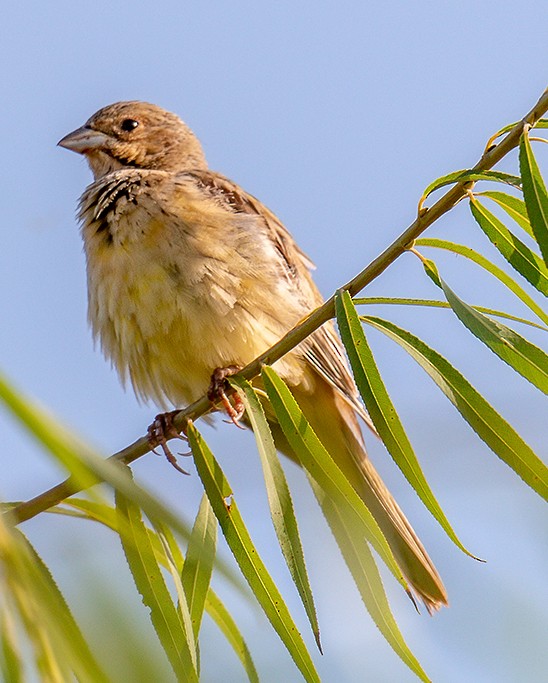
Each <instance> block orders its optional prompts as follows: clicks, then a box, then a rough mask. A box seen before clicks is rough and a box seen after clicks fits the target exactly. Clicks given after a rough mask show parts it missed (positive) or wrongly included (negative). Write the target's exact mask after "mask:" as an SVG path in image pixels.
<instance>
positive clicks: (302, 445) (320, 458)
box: [261, 366, 408, 590]
mask: <svg viewBox="0 0 548 683" xmlns="http://www.w3.org/2000/svg"><path fill="white" fill-rule="evenodd" d="M261 376H262V379H263V382H264V385H265V389H266V392H267V394H268V398H269V399H270V402H271V404H272V407H273V409H274V412H275V413H276V418H277V419H278V421H279V423H280V426H281V428H282V430H283V432H284V434H285V437H286V439H287V440H288V442H289V445H290V446H291V447H292V449H293V450H294V451H295V453H296V454H297V456H298V458H299V462H300V463H301V465H302V466H303V467H304V468H305V469H306V470H307V472H308V473H309V474H310V476H311V477H312V478H313V479H314V480H315V481H316V482H317V483H318V485H319V486H320V487H321V488H322V489H323V490H324V491H325V492H326V493H327V494H328V495H329V496H331V497H332V498H333V499H334V500H335V502H336V503H337V505H338V506H339V507H340V508H341V510H343V511H344V513H345V514H347V515H348V517H349V519H350V520H351V521H352V523H353V525H354V528H355V532H356V533H363V534H364V535H365V537H366V538H367V539H368V540H369V541H370V543H371V544H372V545H373V547H374V548H375V550H376V551H377V552H378V553H379V555H380V556H381V558H382V560H383V561H384V562H385V564H386V566H387V567H388V568H389V569H390V571H391V572H392V574H393V575H394V576H395V577H396V579H397V580H398V581H399V582H400V583H401V585H402V586H403V587H404V588H405V590H408V586H407V583H406V581H405V579H404V578H403V576H402V573H401V571H400V568H399V567H398V565H397V563H396V560H395V559H394V555H393V553H392V550H391V549H390V546H389V545H388V542H387V540H386V538H385V537H384V535H383V533H382V531H381V530H380V528H379V525H378V524H377V522H376V521H375V518H374V517H373V515H372V514H371V512H370V511H369V509H368V508H367V506H366V505H365V503H364V502H363V500H362V499H361V498H360V497H359V496H358V494H357V493H356V491H355V490H354V487H353V486H352V484H351V483H350V482H349V481H348V479H347V478H346V476H345V474H344V473H343V472H342V470H341V469H340V468H339V466H338V465H337V464H336V463H335V461H334V460H333V458H332V457H331V455H330V454H329V453H328V452H327V450H326V449H325V448H324V446H323V445H322V444H321V442H320V440H319V439H318V437H317V436H316V434H315V433H314V431H313V430H312V427H311V426H310V424H309V423H308V421H307V419H306V418H305V416H304V415H303V412H302V411H301V409H300V407H299V405H298V404H297V402H296V401H295V399H294V397H293V395H292V394H291V392H290V391H289V389H288V388H287V386H286V385H285V384H284V382H283V381H282V380H281V379H280V378H279V377H278V375H277V374H276V372H275V371H274V370H273V369H272V368H271V367H268V366H265V367H263V369H262V373H261Z"/></svg>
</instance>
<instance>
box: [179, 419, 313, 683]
mask: <svg viewBox="0 0 548 683" xmlns="http://www.w3.org/2000/svg"><path fill="white" fill-rule="evenodd" d="M187 436H188V440H189V443H190V447H191V448H192V453H193V454H194V462H195V464H196V469H197V470H198V474H199V475H200V479H201V480H202V483H203V485H204V489H205V491H206V493H207V497H208V498H209V502H210V503H211V507H212V508H213V510H214V512H215V515H216V517H217V519H218V520H219V524H220V525H221V529H222V531H223V534H224V536H225V538H226V542H227V543H228V546H229V548H230V550H231V551H232V553H233V555H234V558H235V559H236V562H237V563H238V566H239V567H240V570H241V572H242V574H243V575H244V577H245V578H246V580H247V582H248V583H249V586H250V588H251V590H252V591H253V593H254V594H255V596H256V598H257V600H258V601H259V604H260V605H261V607H262V608H263V610H264V612H265V614H266V616H267V617H268V619H269V621H270V623H271V624H272V626H273V627H274V630H275V631H276V633H277V634H278V635H279V636H280V638H281V640H282V642H283V644H284V645H285V646H286V648H287V650H288V652H289V654H290V655H291V657H292V658H293V661H294V662H295V664H296V665H297V667H298V668H299V670H300V672H301V673H302V675H303V676H304V678H305V680H306V681H319V680H320V679H319V676H318V674H317V672H316V669H315V667H314V664H313V662H312V659H311V658H310V655H309V653H308V650H307V649H306V645H305V644H304V641H303V639H302V636H301V634H300V633H299V631H298V629H297V626H296V625H295V622H294V621H293V619H292V617H291V614H290V613H289V610H288V609H287V606H286V604H285V601H284V599H283V598H282V595H281V594H280V592H279V590H278V588H277V586H276V584H275V583H274V581H273V580H272V578H271V576H270V574H269V573H268V570H267V568H266V566H265V565H264V563H263V561H262V560H261V558H260V556H259V553H258V552H257V549H256V548H255V546H254V544H253V541H252V540H251V537H250V535H249V532H248V531H247V529H246V527H245V524H244V522H243V519H242V517H241V515H240V511H239V510H238V506H237V505H236V501H235V500H234V499H233V497H232V489H231V487H230V484H229V483H228V480H227V479H226V477H225V475H224V473H223V471H222V470H221V468H220V466H219V463H218V462H217V461H216V460H215V457H214V455H213V453H212V452H211V451H210V450H209V448H208V446H207V444H206V443H205V441H204V440H203V438H202V436H201V434H200V433H199V432H198V430H197V429H196V427H195V426H194V424H193V423H192V422H189V423H188V430H187Z"/></svg>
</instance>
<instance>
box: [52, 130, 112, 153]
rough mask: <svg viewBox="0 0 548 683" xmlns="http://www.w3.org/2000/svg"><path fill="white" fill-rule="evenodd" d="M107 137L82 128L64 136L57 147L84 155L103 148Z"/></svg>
mask: <svg viewBox="0 0 548 683" xmlns="http://www.w3.org/2000/svg"><path fill="white" fill-rule="evenodd" d="M108 139H109V137H108V135H105V133H101V132H99V131H98V130H92V129H91V128H88V127H87V126H82V127H81V128H77V129H76V130H73V131H72V133H69V134H68V135H65V137H64V138H61V140H59V142H58V143H57V144H58V145H59V147H64V148H65V149H70V150H72V151H73V152H78V154H86V153H87V152H92V151H93V150H96V149H101V148H104V147H105V146H106V145H107V142H108Z"/></svg>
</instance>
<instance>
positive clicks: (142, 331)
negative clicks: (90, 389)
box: [59, 102, 447, 611]
mask: <svg viewBox="0 0 548 683" xmlns="http://www.w3.org/2000/svg"><path fill="white" fill-rule="evenodd" d="M59 145H61V146H62V147H66V148H67V149H70V150H73V151H75V152H79V153H80V154H83V155H84V156H85V157H86V159H87V161H88V163H89V165H90V167H91V170H92V172H93V175H94V178H95V180H94V182H93V183H92V184H91V185H89V187H88V188H87V189H86V190H85V192H84V194H83V195H82V198H81V202H80V220H81V223H82V237H83V241H84V248H85V254H86V259H87V281H88V304H89V321H90V324H91V327H92V330H93V334H94V336H95V337H96V338H98V339H99V340H100V343H101V347H102V350H103V352H104V354H105V355H106V356H107V357H108V358H109V359H110V360H111V361H112V363H113V364H114V366H115V367H116V369H117V371H118V373H119V375H120V377H121V379H122V381H125V380H126V379H128V378H129V380H130V381H131V384H132V385H133V388H134V390H135V392H136V394H137V396H138V397H139V398H141V399H146V400H148V399H151V400H153V401H154V402H156V403H157V404H158V405H159V406H161V407H162V408H163V409H164V410H165V409H167V408H168V407H170V406H171V407H182V406H183V405H185V404H188V403H190V402H192V401H194V400H197V399H198V398H200V397H201V396H203V395H204V394H205V393H206V391H207V390H208V387H210V384H211V377H212V373H213V372H214V371H215V370H216V369H221V373H222V371H223V369H225V368H229V369H236V368H238V367H243V366H244V365H246V364H247V363H248V362H250V361H251V360H253V359H254V358H255V357H256V356H258V355H260V354H261V353H262V352H263V351H265V350H266V349H267V348H268V347H269V346H271V345H272V344H273V343H275V342H276V341H277V340H278V339H280V338H281V337H282V336H283V335H284V334H285V333H286V332H287V331H288V330H289V329H290V328H291V327H293V326H294V325H295V324H296V323H297V322H298V321H299V320H301V319H302V318H303V317H304V316H305V315H307V314H308V313H309V312H310V311H311V310H312V309H314V308H315V307H317V306H318V305H320V304H321V303H322V297H321V295H320V293H319V292H318V290H317V288H316V286H315V285H314V283H313V281H312V277H311V275H310V269H311V268H312V263H311V262H310V260H309V259H308V257H307V256H306V255H305V254H304V253H303V252H302V251H301V250H300V249H299V247H298V246H297V244H296V243H295V241H294V240H293V238H292V237H291V235H290V234H289V232H288V231H287V230H286V228H285V227H284V226H283V225H282V223H281V222H280V221H279V220H278V219H277V218H276V216H275V215H274V214H273V213H272V212H271V211H269V210H268V209H267V208H266V207H265V206H264V205H263V204H262V203H261V202H260V201H259V200H257V199H256V198H255V197H253V196H252V195H250V194H248V193H247V192H245V191H244V190H243V189H242V188H241V187H239V186H238V185H237V184H236V183H234V182H232V181H231V180H229V179H228V178H225V177H224V176H222V175H220V174H218V173H216V172H214V171H211V170H209V169H208V166H207V162H206V159H205V156H204V153H203V150H202V147H201V145H200V143H199V141H198V139H197V138H196V136H195V135H194V133H193V132H192V131H191V130H190V129H189V128H188V126H186V125H185V123H183V121H181V120H180V119H179V118H178V117H177V116H176V115H174V114H172V113H169V112H167V111H164V110H163V109H161V108H160V107H157V106H155V105H152V104H147V103H144V102H119V103H117V104H112V105H110V106H107V107H104V108H103V109H100V110H99V111H98V112H97V113H96V114H94V115H93V116H92V117H91V118H90V119H89V120H88V121H87V122H86V123H85V124H84V125H83V126H82V127H81V128H78V129H77V130H75V131H73V132H72V133H69V134H68V135H67V136H65V137H64V138H63V139H62V140H61V141H60V142H59ZM275 369H276V370H277V372H278V373H279V374H280V375H281V377H282V378H283V379H284V380H285V382H286V383H287V384H288V385H289V387H290V388H291V391H292V393H293V395H294V396H295V399H296V400H297V401H298V403H299V405H300V407H301V409H302V410H303V412H304V414H305V415H306V417H307V418H308V420H309V421H310V423H311V425H312V427H313V429H314V430H315V432H316V434H317V435H318V436H319V438H320V439H321V440H322V442H323V443H324V445H325V446H326V447H327V449H328V450H329V452H330V453H331V454H332V456H333V458H334V459H335V460H336V462H337V463H338V465H339V467H341V469H342V470H343V471H344V472H345V473H346V475H347V477H348V478H349V480H350V481H351V482H352V484H353V486H354V488H355V489H356V491H357V492H358V493H359V495H360V496H361V497H362V498H363V500H364V502H365V503H366V505H367V506H368V507H369V509H370V510H371V512H372V513H373V515H374V516H375V518H376V520H377V522H378V524H379V526H380V527H381V529H382V531H383V532H384V534H385V536H386V538H387V540H388V542H389V544H390V546H391V548H392V551H393V553H394V555H395V557H396V560H397V561H398V563H399V565H400V567H401V570H402V572H403V574H404V575H405V576H406V578H407V579H408V581H409V583H410V585H411V586H412V587H413V589H414V590H415V591H416V593H417V594H418V595H419V596H420V597H421V598H422V600H423V601H424V603H425V605H426V607H427V608H428V610H429V611H432V610H435V609H438V608H439V607H440V606H442V605H444V604H447V596H446V592H445V588H444V586H443V583H442V581H441V579H440V577H439V575H438V573H437V571H436V569H435V567H434V565H433V564H432V562H431V560H430V558H429V557H428V555H427V553H426V551H425V549H424V548H423V546H422V544H421V542H420V540H419V539H418V537H417V535H416V534H415V532H414V530H413V529H412V527H411V525H410V524H409V522H408V521H407V519H406V517H405V516H404V514H403V512H402V511H401V509H400V508H399V506H398V505H397V503H396V502H395V500H394V498H393V497H392V495H391V494H390V492H389V491H388V489H387V488H386V486H385V485H384V483H383V482H382V480H381V478H380V477H379V475H378V474H377V472H376V470H375V468H374V467H373V465H372V463H371V461H370V460H369V458H368V457H367V455H366V450H365V446H364V441H363V437H362V434H361V431H360V427H359V423H358V416H361V417H363V418H364V419H367V414H366V412H365V410H364V408H363V406H362V404H361V403H360V400H359V397H358V393H357V390H356V387H355V385H354V382H353V379H352V376H351V374H350V372H349V370H348V367H347V364H346V361H345V357H344V354H343V349H342V345H341V342H340V340H339V338H338V336H337V333H336V331H335V328H334V326H333V324H332V323H327V324H325V325H323V326H322V327H321V328H320V329H319V330H318V331H316V332H315V333H314V334H313V335H312V336H310V337H309V338H308V339H306V340H305V341H304V342H302V343H301V344H300V345H299V346H297V348H295V349H294V350H293V351H291V352H290V353H288V354H287V355H286V356H284V357H283V358H282V359H281V360H279V361H277V362H276V363H275ZM221 376H222V375H221ZM270 419H271V420H272V428H273V433H274V438H275V440H276V442H277V446H278V448H279V449H280V450H281V451H282V452H284V453H285V454H286V455H288V456H289V457H292V458H293V459H295V460H298V458H297V457H296V456H295V454H293V453H292V452H291V449H290V446H289V445H288V443H287V441H286V440H285V439H284V438H283V435H282V433H281V430H280V428H279V427H278V426H277V425H276V424H275V422H274V419H273V416H270Z"/></svg>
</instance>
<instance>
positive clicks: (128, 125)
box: [120, 119, 139, 133]
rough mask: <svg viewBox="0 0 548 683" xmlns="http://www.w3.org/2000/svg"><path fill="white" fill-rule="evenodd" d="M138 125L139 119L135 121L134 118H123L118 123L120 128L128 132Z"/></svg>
mask: <svg viewBox="0 0 548 683" xmlns="http://www.w3.org/2000/svg"><path fill="white" fill-rule="evenodd" d="M138 125H139V121H136V120H135V119H124V120H123V121H122V123H121V125H120V128H121V129H122V130H125V131H126V132H128V133H129V132H130V131H132V130H134V129H135V128H137V126H138Z"/></svg>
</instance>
